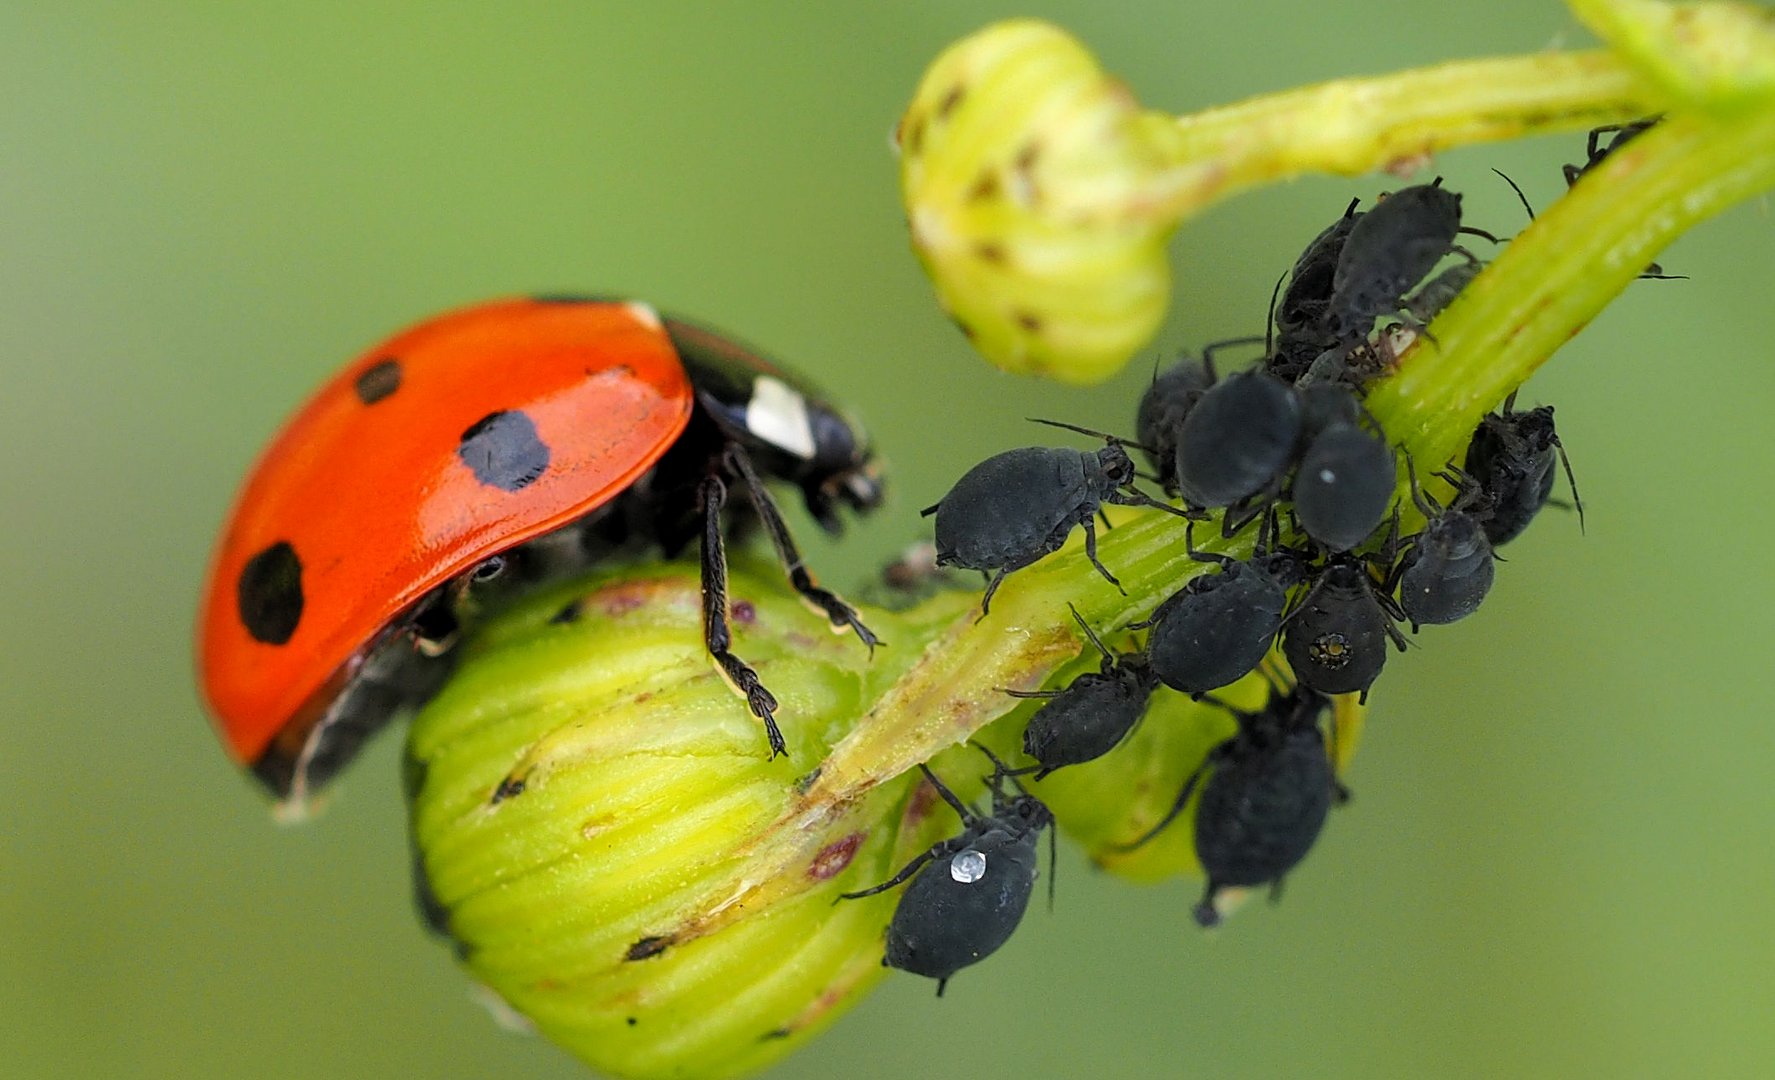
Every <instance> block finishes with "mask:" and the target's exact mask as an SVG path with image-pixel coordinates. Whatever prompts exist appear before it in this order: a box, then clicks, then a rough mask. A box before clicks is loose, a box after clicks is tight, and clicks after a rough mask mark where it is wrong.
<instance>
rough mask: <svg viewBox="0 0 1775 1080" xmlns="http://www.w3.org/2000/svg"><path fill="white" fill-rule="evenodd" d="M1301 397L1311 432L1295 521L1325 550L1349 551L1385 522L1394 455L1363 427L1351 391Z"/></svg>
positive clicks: (1325, 388)
mask: <svg viewBox="0 0 1775 1080" xmlns="http://www.w3.org/2000/svg"><path fill="white" fill-rule="evenodd" d="M1300 393H1301V398H1302V402H1303V406H1304V411H1305V415H1306V417H1307V422H1306V425H1305V426H1306V429H1307V431H1306V439H1305V445H1306V450H1305V452H1304V453H1302V454H1301V458H1300V464H1299V467H1298V468H1297V469H1296V470H1295V474H1294V485H1293V489H1292V492H1291V497H1292V498H1293V500H1294V516H1295V519H1296V520H1297V521H1299V522H1300V527H1301V528H1302V529H1304V530H1305V531H1306V534H1307V535H1308V536H1310V537H1312V538H1313V539H1314V540H1316V541H1318V542H1319V543H1320V544H1322V545H1324V546H1325V548H1326V549H1327V550H1329V551H1348V550H1350V549H1351V548H1353V547H1355V546H1356V545H1358V544H1360V543H1362V541H1364V540H1366V539H1368V536H1369V534H1370V533H1372V532H1374V530H1375V529H1377V528H1379V527H1380V524H1381V521H1382V520H1383V519H1384V518H1385V517H1386V516H1387V507H1388V505H1389V504H1391V502H1392V501H1393V487H1394V484H1395V482H1396V479H1397V466H1396V465H1395V464H1394V462H1393V449H1392V447H1390V446H1388V445H1387V440H1386V439H1385V438H1384V437H1382V436H1381V435H1378V434H1376V433H1375V432H1373V431H1369V430H1367V429H1366V428H1364V427H1363V426H1362V423H1361V421H1362V416H1361V406H1360V405H1359V404H1357V402H1356V398H1355V395H1354V394H1353V393H1352V392H1351V391H1350V390H1349V389H1348V388H1347V387H1344V386H1341V385H1338V384H1336V383H1316V384H1313V385H1311V386H1309V387H1307V388H1306V389H1304V390H1302V391H1300Z"/></svg>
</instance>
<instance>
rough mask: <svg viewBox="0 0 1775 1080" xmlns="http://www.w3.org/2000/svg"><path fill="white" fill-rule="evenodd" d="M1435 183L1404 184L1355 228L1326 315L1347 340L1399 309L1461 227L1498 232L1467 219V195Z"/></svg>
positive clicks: (1451, 246)
mask: <svg viewBox="0 0 1775 1080" xmlns="http://www.w3.org/2000/svg"><path fill="white" fill-rule="evenodd" d="M1441 184H1442V180H1441V178H1440V177H1438V178H1437V180H1436V181H1435V182H1434V183H1430V184H1418V185H1416V186H1414V187H1408V188H1400V189H1399V190H1398V191H1395V192H1393V193H1392V194H1390V195H1388V196H1387V197H1386V198H1384V199H1382V200H1381V201H1380V202H1379V203H1377V204H1376V205H1375V207H1374V209H1372V210H1370V211H1368V213H1366V214H1363V215H1362V217H1361V218H1360V219H1359V220H1358V221H1357V222H1356V224H1355V225H1353V226H1352V227H1351V228H1350V235H1349V238H1348V239H1347V240H1346V241H1345V242H1344V246H1343V251H1342V252H1341V253H1340V254H1339V257H1338V262H1337V270H1336V272H1335V274H1334V275H1333V279H1332V281H1333V284H1332V294H1331V298H1330V301H1329V302H1328V305H1327V312H1326V317H1327V319H1328V320H1329V325H1330V328H1331V329H1332V331H1333V332H1334V334H1335V335H1336V336H1337V337H1338V338H1340V339H1343V340H1351V339H1355V340H1360V339H1361V338H1365V337H1366V336H1367V335H1368V331H1369V330H1370V328H1372V327H1373V325H1374V320H1375V319H1376V318H1378V317H1381V316H1386V315H1394V314H1396V313H1397V312H1398V311H1399V310H1400V308H1401V307H1402V306H1403V303H1404V299H1405V294H1406V293H1408V292H1410V291H1411V289H1412V288H1413V287H1414V286H1416V285H1417V284H1418V283H1419V282H1420V281H1422V280H1424V278H1425V277H1427V276H1428V275H1429V274H1430V272H1431V271H1432V270H1434V269H1435V268H1436V264H1437V263H1439V262H1441V261H1442V258H1443V256H1445V255H1447V254H1449V253H1450V252H1452V251H1457V250H1458V249H1457V248H1456V247H1455V237H1456V236H1458V235H1460V234H1461V233H1463V232H1465V233H1471V234H1473V235H1476V236H1483V237H1485V238H1486V239H1489V240H1492V241H1493V242H1496V237H1493V236H1491V235H1490V234H1489V233H1485V232H1482V231H1480V230H1478V229H1472V228H1463V227H1462V225H1461V197H1460V196H1459V195H1457V194H1456V193H1454V192H1452V191H1449V190H1448V189H1446V188H1444V187H1442V186H1441Z"/></svg>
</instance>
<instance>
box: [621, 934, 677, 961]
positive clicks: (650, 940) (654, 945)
mask: <svg viewBox="0 0 1775 1080" xmlns="http://www.w3.org/2000/svg"><path fill="white" fill-rule="evenodd" d="M671 944H672V939H671V938H669V937H644V938H642V939H641V940H640V941H637V942H635V943H634V944H633V945H630V946H629V951H628V952H627V953H625V954H624V955H623V959H624V960H649V959H652V958H653V957H655V956H658V955H659V954H660V953H663V952H665V951H666V947H667V946H669V945H671Z"/></svg>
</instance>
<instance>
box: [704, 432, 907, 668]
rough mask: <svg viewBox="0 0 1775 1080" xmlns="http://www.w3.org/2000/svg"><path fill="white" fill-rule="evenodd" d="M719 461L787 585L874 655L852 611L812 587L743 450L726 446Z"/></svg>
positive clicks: (873, 641) (872, 642)
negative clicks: (741, 492) (741, 493)
mask: <svg viewBox="0 0 1775 1080" xmlns="http://www.w3.org/2000/svg"><path fill="white" fill-rule="evenodd" d="M721 460H722V464H723V465H724V466H725V467H726V469H727V470H728V472H730V473H731V474H732V475H733V476H734V477H736V478H737V479H738V480H739V481H740V482H741V483H743V484H745V485H746V494H747V496H748V497H750V498H751V500H752V506H753V508H755V509H756V510H757V511H758V519H759V520H760V521H761V522H763V523H764V531H765V532H766V533H768V534H769V536H770V542H771V546H772V547H775V548H776V549H777V559H778V560H779V561H781V562H782V564H783V570H784V571H785V572H786V573H788V575H789V584H790V586H791V587H793V588H794V590H795V591H796V593H797V594H799V595H800V596H801V600H802V602H803V603H805V604H806V605H807V606H808V607H809V608H811V609H812V610H813V611H814V612H815V614H818V615H822V616H824V617H825V619H826V622H827V624H828V625H830V626H831V627H832V629H833V631H834V632H836V633H840V634H842V633H844V632H845V631H846V630H850V631H853V632H854V633H855V634H856V635H857V638H858V640H860V641H861V642H862V643H863V644H864V645H866V646H868V647H869V651H870V652H871V653H874V651H875V647H876V646H877V645H879V644H881V640H880V639H879V638H877V637H876V636H875V634H874V632H873V631H871V630H870V629H869V628H868V627H867V626H864V625H863V620H862V619H861V618H859V617H858V616H857V612H856V610H855V609H854V608H852V607H851V606H850V605H849V604H847V603H845V602H844V601H843V600H840V599H839V598H838V596H837V594H835V593H832V592H830V591H828V590H826V589H822V588H820V587H819V586H818V585H815V584H814V579H813V575H812V574H809V573H808V572H807V566H806V565H805V564H804V563H803V562H802V561H801V552H800V550H799V549H797V548H796V547H795V539H794V537H792V536H790V535H789V526H788V524H787V523H786V522H785V521H783V515H782V513H781V512H780V511H778V510H777V504H776V500H775V499H772V498H771V497H770V491H769V490H768V489H767V488H766V487H765V486H764V482H763V481H762V480H760V479H758V473H757V472H756V471H755V470H754V469H753V468H752V459H751V457H749V456H748V455H747V454H746V451H745V448H744V447H742V446H740V445H739V444H738V443H728V444H727V450H726V452H725V453H723V454H722V458H721Z"/></svg>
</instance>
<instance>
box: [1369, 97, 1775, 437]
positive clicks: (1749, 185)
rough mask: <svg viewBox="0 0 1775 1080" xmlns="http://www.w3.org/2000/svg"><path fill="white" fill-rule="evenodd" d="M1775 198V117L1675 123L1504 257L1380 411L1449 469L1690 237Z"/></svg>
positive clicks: (1600, 173) (1384, 387)
mask: <svg viewBox="0 0 1775 1080" xmlns="http://www.w3.org/2000/svg"><path fill="white" fill-rule="evenodd" d="M1771 186H1775V112H1771V111H1762V112H1757V113H1751V114H1747V115H1743V116H1740V117H1734V118H1728V119H1717V120H1716V119H1710V118H1707V117H1703V116H1699V115H1695V114H1685V115H1679V116H1672V117H1670V118H1669V119H1667V120H1665V121H1664V122H1663V123H1661V124H1659V125H1658V126H1656V127H1654V128H1652V129H1651V130H1650V131H1648V132H1646V133H1645V134H1644V135H1641V136H1639V137H1638V138H1636V139H1634V140H1633V141H1632V142H1630V143H1628V144H1627V145H1626V146H1624V147H1622V148H1621V149H1620V150H1618V151H1616V152H1615V153H1613V154H1611V155H1610V156H1609V157H1608V158H1607V159H1606V160H1605V161H1604V162H1603V163H1602V164H1601V165H1600V166H1598V167H1597V168H1595V169H1593V170H1591V171H1590V172H1589V173H1587V174H1586V175H1585V177H1584V178H1583V180H1581V181H1580V182H1579V183H1578V186H1577V187H1576V188H1574V189H1573V191H1572V192H1571V194H1570V195H1569V196H1568V197H1566V198H1563V199H1560V200H1559V201H1558V202H1556V203H1554V204H1553V206H1552V207H1550V208H1549V209H1548V210H1547V212H1546V213H1544V214H1542V215H1541V217H1540V218H1539V220H1537V221H1536V222H1535V223H1534V224H1533V225H1531V226H1530V227H1529V228H1528V229H1527V230H1526V231H1524V232H1523V233H1522V234H1521V235H1520V236H1518V237H1517V238H1516V239H1514V240H1512V241H1511V242H1510V243H1509V244H1508V245H1507V246H1506V247H1505V248H1504V249H1503V251H1502V252H1500V253H1499V255H1498V257H1497V259H1496V261H1494V262H1493V263H1492V264H1491V265H1490V266H1489V267H1487V268H1486V270H1485V272H1484V273H1482V274H1480V275H1479V277H1478V278H1476V279H1475V280H1474V281H1473V283H1472V285H1471V286H1470V287H1469V288H1468V289H1467V290H1466V291H1465V292H1463V293H1462V295H1461V299H1460V301H1459V302H1458V303H1456V304H1455V305H1454V306H1453V307H1451V308H1450V309H1449V310H1448V311H1447V312H1446V313H1445V314H1444V315H1443V316H1442V317H1441V318H1439V319H1437V320H1436V322H1435V324H1434V326H1433V327H1432V330H1433V333H1434V336H1435V340H1434V341H1431V340H1427V339H1420V340H1419V341H1418V343H1417V344H1416V345H1414V346H1413V347H1412V349H1411V350H1410V351H1409V352H1408V353H1407V354H1406V356H1405V357H1404V358H1403V362H1402V364H1401V366H1400V371H1399V373H1398V374H1397V375H1396V376H1395V377H1393V378H1390V379H1387V380H1386V381H1384V382H1382V383H1381V384H1380V385H1378V386H1377V387H1376V388H1375V390H1374V391H1373V393H1371V394H1370V395H1369V397H1368V406H1369V408H1370V410H1371V411H1373V412H1374V414H1375V416H1376V417H1377V418H1378V419H1379V420H1380V421H1381V423H1382V424H1383V425H1384V426H1385V427H1386V428H1387V430H1388V431H1389V432H1391V433H1392V435H1393V437H1394V439H1395V441H1397V442H1399V443H1401V444H1402V445H1403V446H1404V447H1405V449H1406V450H1407V451H1409V452H1410V453H1411V454H1412V455H1413V456H1414V457H1415V458H1416V459H1417V460H1418V461H1420V462H1434V463H1437V464H1440V463H1441V462H1444V461H1447V460H1450V459H1451V458H1453V457H1454V456H1455V454H1456V453H1457V452H1458V451H1459V450H1460V449H1461V447H1462V446H1463V445H1464V443H1465V441H1466V439H1467V437H1468V435H1469V434H1470V433H1471V432H1472V430H1473V428H1474V426H1475V425H1476V424H1477V423H1478V422H1479V418H1480V417H1481V416H1482V415H1484V414H1485V413H1486V412H1488V411H1490V410H1491V409H1492V408H1493V407H1495V406H1496V405H1497V403H1498V402H1500V401H1502V400H1503V398H1504V397H1505V395H1507V394H1509V392H1510V391H1511V390H1513V389H1515V388H1516V387H1518V386H1520V385H1522V383H1523V382H1524V381H1525V380H1527V379H1528V377H1529V375H1531V374H1532V373H1533V372H1534V370H1535V369H1536V368H1538V367H1540V365H1541V364H1543V363H1545V362H1546V361H1547V360H1548V359H1549V358H1550V357H1551V356H1552V355H1553V352H1554V350H1556V349H1557V348H1559V346H1561V345H1563V344H1564V343H1565V342H1566V341H1567V340H1569V339H1570V338H1571V337H1572V336H1573V335H1575V334H1577V333H1578V331H1579V330H1581V329H1583V328H1584V326H1585V325H1586V324H1587V323H1589V321H1590V320H1591V319H1592V318H1594V317H1595V316H1596V314H1597V313H1598V312H1600V311H1601V310H1602V309H1603V307H1604V306H1605V305H1606V304H1607V303H1608V302H1609V301H1610V300H1611V299H1613V298H1614V297H1615V296H1616V295H1617V294H1618V293H1620V291H1621V290H1622V289H1625V288H1626V287H1627V286H1628V285H1630V284H1631V283H1632V282H1633V280H1634V278H1636V277H1637V276H1638V275H1639V274H1640V272H1641V271H1643V270H1644V269H1645V267H1646V266H1647V265H1648V264H1649V263H1651V262H1652V261H1653V260H1654V259H1655V258H1657V256H1658V253H1659V252H1660V251H1662V250H1663V249H1664V247H1665V246H1666V245H1667V244H1669V243H1670V241H1672V240H1674V239H1675V238H1676V237H1677V236H1679V235H1681V234H1682V233H1683V232H1684V231H1686V230H1687V229H1689V228H1690V227H1692V226H1694V225H1696V224H1698V223H1699V222H1701V221H1704V220H1706V219H1707V218H1709V217H1712V216H1713V215H1714V214H1717V213H1719V212H1720V211H1722V210H1724V209H1726V208H1727V207H1729V206H1731V205H1733V204H1735V203H1737V202H1740V201H1742V200H1743V199H1746V198H1749V197H1750V196H1752V195H1755V194H1757V193H1759V192H1762V191H1766V190H1768V189H1769V188H1770V187H1771Z"/></svg>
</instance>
